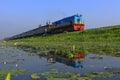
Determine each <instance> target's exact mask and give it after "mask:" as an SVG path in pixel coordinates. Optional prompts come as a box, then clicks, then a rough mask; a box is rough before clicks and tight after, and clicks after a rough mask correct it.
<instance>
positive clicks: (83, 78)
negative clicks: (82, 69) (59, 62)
mask: <svg viewBox="0 0 120 80" xmlns="http://www.w3.org/2000/svg"><path fill="white" fill-rule="evenodd" d="M30 76H31V78H32V79H40V78H42V77H44V78H46V79H47V80H92V79H93V78H95V77H103V78H111V77H113V74H112V73H109V72H91V73H87V74H84V75H83V74H74V73H70V72H58V71H57V70H55V69H53V70H51V71H49V72H44V73H33V74H31V75H30ZM40 80H41V79H40Z"/></svg>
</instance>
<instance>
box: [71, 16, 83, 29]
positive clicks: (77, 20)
mask: <svg viewBox="0 0 120 80" xmlns="http://www.w3.org/2000/svg"><path fill="white" fill-rule="evenodd" d="M73 27H74V31H78V30H80V31H81V30H84V22H83V20H82V15H75V16H74V23H73Z"/></svg>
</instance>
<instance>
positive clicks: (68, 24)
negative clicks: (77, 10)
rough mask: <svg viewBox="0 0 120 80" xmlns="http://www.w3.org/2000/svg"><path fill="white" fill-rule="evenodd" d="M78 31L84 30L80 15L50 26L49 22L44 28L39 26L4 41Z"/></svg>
mask: <svg viewBox="0 0 120 80" xmlns="http://www.w3.org/2000/svg"><path fill="white" fill-rule="evenodd" d="M79 30H84V23H83V20H82V15H78V14H77V15H73V16H70V17H66V18H64V19H61V20H58V21H55V22H53V23H52V24H51V23H50V22H47V23H46V25H45V26H39V27H38V28H36V29H33V30H30V31H27V32H23V33H21V34H18V35H15V36H12V37H9V38H6V40H9V39H18V38H24V37H30V36H33V35H42V34H46V33H47V34H53V33H54V34H55V33H61V32H64V31H79Z"/></svg>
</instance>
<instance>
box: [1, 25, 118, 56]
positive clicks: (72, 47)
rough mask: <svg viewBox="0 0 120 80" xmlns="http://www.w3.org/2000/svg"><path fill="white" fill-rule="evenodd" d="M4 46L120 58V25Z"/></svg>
mask: <svg viewBox="0 0 120 80" xmlns="http://www.w3.org/2000/svg"><path fill="white" fill-rule="evenodd" d="M2 44H3V45H10V46H18V47H19V46H23V47H26V48H32V49H35V50H41V51H54V53H56V54H59V55H61V56H66V54H71V53H79V52H83V53H85V54H87V53H90V52H93V53H97V54H107V55H112V56H119V57H120V25H118V26H110V27H102V28H94V29H88V30H84V31H77V32H64V33H61V34H54V35H43V36H32V37H27V38H21V39H16V40H10V41H7V42H3V43H2Z"/></svg>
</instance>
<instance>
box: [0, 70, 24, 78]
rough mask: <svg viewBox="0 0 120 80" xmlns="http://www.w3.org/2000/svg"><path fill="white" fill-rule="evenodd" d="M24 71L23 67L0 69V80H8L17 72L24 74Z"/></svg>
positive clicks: (17, 73)
mask: <svg viewBox="0 0 120 80" xmlns="http://www.w3.org/2000/svg"><path fill="white" fill-rule="evenodd" d="M25 72H26V70H24V69H13V70H7V69H0V80H5V79H6V80H10V78H12V77H14V76H17V75H19V74H24V73H25ZM6 75H7V76H6ZM11 76H12V77H11Z"/></svg>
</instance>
